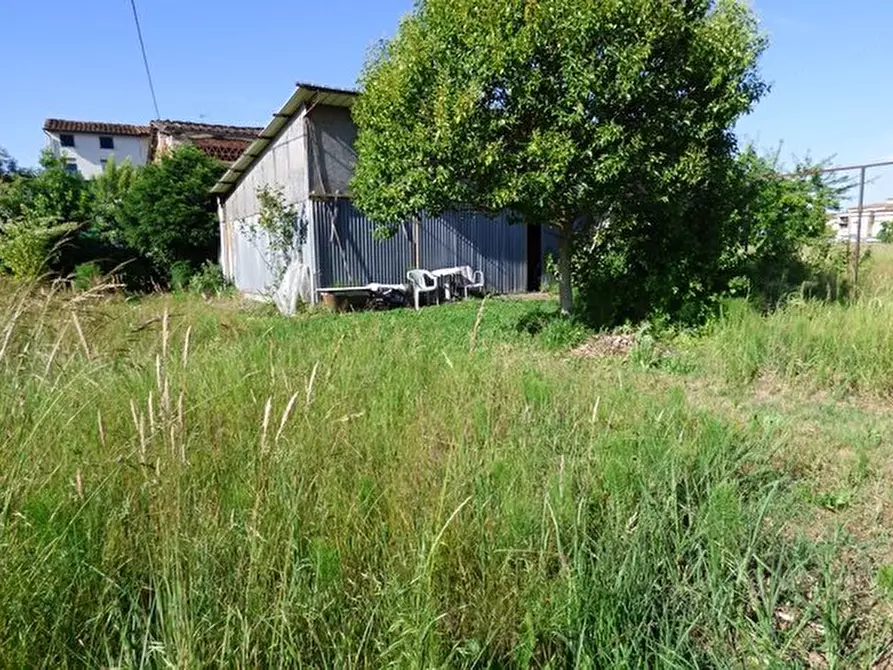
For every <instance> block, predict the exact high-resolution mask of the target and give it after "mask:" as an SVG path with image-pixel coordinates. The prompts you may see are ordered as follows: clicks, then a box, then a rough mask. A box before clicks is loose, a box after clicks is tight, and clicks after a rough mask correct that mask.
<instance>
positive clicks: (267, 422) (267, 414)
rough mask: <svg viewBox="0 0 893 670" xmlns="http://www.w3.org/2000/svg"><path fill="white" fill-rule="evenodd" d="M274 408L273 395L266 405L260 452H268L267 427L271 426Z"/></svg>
mask: <svg viewBox="0 0 893 670" xmlns="http://www.w3.org/2000/svg"><path fill="white" fill-rule="evenodd" d="M272 409H273V396H269V397H268V398H267V402H266V404H265V405H264V420H263V423H262V424H261V430H260V452H261V453H262V454H265V453H267V429H268V428H269V427H270V412H271V410H272Z"/></svg>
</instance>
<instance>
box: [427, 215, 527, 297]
mask: <svg viewBox="0 0 893 670" xmlns="http://www.w3.org/2000/svg"><path fill="white" fill-rule="evenodd" d="M419 252H420V253H419V256H420V265H421V266H422V267H423V268H428V269H433V268H443V267H452V266H455V265H470V266H471V267H472V269H474V270H483V272H484V280H485V282H486V284H487V288H489V289H492V290H494V291H497V292H499V293H518V292H520V291H526V290H527V229H526V228H525V227H524V226H523V225H512V224H510V223H509V220H508V217H507V216H506V215H505V214H500V215H499V216H496V217H492V218H491V217H489V216H487V215H485V214H481V213H479V212H472V211H469V210H454V211H450V212H446V213H444V214H443V215H441V216H439V217H435V218H431V217H425V218H424V219H422V224H421V234H420V235H419Z"/></svg>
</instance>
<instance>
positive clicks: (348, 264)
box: [311, 199, 412, 287]
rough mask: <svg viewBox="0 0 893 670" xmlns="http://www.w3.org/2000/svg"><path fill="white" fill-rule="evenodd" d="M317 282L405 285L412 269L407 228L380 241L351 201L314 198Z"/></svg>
mask: <svg viewBox="0 0 893 670" xmlns="http://www.w3.org/2000/svg"><path fill="white" fill-rule="evenodd" d="M311 203H312V204H311V207H312V211H313V226H314V235H315V239H316V254H317V255H316V258H317V265H318V267H317V275H316V276H317V281H316V285H317V286H319V287H322V286H362V285H364V284H369V283H371V282H378V283H379V284H402V283H404V282H405V281H406V271H407V270H409V269H411V268H412V246H411V244H410V241H409V237H408V235H407V231H406V230H405V229H404V230H403V231H400V232H398V233H397V234H396V235H394V236H393V237H390V238H388V239H384V240H380V239H376V238H375V237H373V235H372V233H373V230H374V227H373V225H372V224H371V223H370V222H369V220H368V219H366V217H364V216H363V215H362V214H360V212H359V211H358V210H357V209H356V208H355V207H354V206H353V205H352V204H351V203H350V201H349V200H345V199H340V200H312V201H311Z"/></svg>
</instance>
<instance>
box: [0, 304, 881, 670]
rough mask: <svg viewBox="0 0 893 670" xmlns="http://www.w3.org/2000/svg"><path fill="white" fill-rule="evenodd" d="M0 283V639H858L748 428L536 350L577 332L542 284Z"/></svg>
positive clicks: (0, 642) (379, 650)
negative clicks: (180, 288) (397, 301)
mask: <svg viewBox="0 0 893 670" xmlns="http://www.w3.org/2000/svg"><path fill="white" fill-rule="evenodd" d="M0 302H2V303H3V304H2V306H0V314H2V317H0V368H2V375H0V543H2V546H0V551H2V555H3V560H2V561H0V658H2V659H3V664H4V665H9V666H14V667H41V666H43V667H59V666H89V667H96V666H115V667H161V666H177V667H192V666H199V665H217V666H227V667H229V666H242V667H246V666H248V667H261V666H263V667H265V666H272V665H281V666H308V667H361V666H362V667H382V666H398V667H487V666H496V667H547V666H548V667H658V666H661V667H694V666H707V667H711V666H713V667H725V666H729V665H742V666H754V665H770V666H772V665H773V664H774V666H775V667H779V666H781V665H797V664H800V665H801V666H805V665H809V664H811V662H812V661H811V659H814V658H815V654H819V655H821V657H822V658H825V659H830V660H831V661H832V662H834V663H839V662H840V661H843V662H848V663H861V664H863V665H864V664H866V663H870V662H871V661H872V660H873V659H874V658H875V657H876V656H878V654H879V653H880V652H881V651H882V649H883V646H884V643H885V639H884V638H883V636H882V635H880V634H879V633H878V632H877V629H876V628H874V627H872V626H869V625H866V624H865V621H864V620H863V618H862V617H863V614H864V613H863V612H862V610H859V609H858V608H857V607H856V606H855V605H854V603H853V602H852V599H851V597H850V595H851V594H850V593H849V592H848V590H847V577H848V575H847V572H846V568H845V566H844V565H843V564H842V563H841V562H840V561H839V560H838V555H839V550H840V548H841V546H842V542H843V541H841V542H837V541H831V542H828V541H826V540H824V539H817V538H816V537H813V536H811V535H809V534H808V533H805V532H801V530H800V529H798V527H797V526H796V525H792V523H793V522H794V521H796V520H797V515H796V514H797V511H798V510H799V509H800V506H802V499H803V497H804V496H803V494H802V490H801V489H800V488H799V487H798V482H797V479H796V473H794V472H791V471H788V470H787V469H785V468H783V467H782V468H779V466H778V454H779V451H780V450H783V449H784V444H780V443H779V440H778V435H777V433H775V432H773V431H770V430H765V429H764V427H762V426H749V425H746V424H742V423H741V422H740V421H737V420H736V419H735V418H733V417H731V416H727V415H725V414H723V413H722V412H720V411H717V410H714V409H711V408H708V407H704V406H702V405H701V404H699V403H696V402H692V401H691V400H690V399H689V397H688V395H687V392H686V390H685V388H684V386H683V385H669V386H667V385H666V384H665V383H663V381H661V380H659V379H658V377H657V376H656V375H657V373H654V374H653V375H652V374H651V373H650V372H648V371H642V370H640V369H637V368H635V367H631V366H627V365H626V364H624V363H622V362H612V361H588V360H576V359H568V357H567V356H565V355H564V354H559V355H555V354H553V353H551V350H552V349H555V348H561V347H566V346H568V345H570V344H572V343H574V342H575V341H577V340H578V339H579V337H580V336H581V333H580V331H579V330H578V329H576V328H575V327H570V326H567V325H566V324H562V325H560V326H556V325H552V322H551V321H550V319H548V317H543V310H544V307H543V306H542V305H541V304H536V303H529V302H523V301H502V300H488V301H486V302H485V303H483V304H482V303H480V302H467V303H463V304H459V305H449V306H444V307H441V308H429V309H425V310H422V311H421V312H419V313H415V312H412V311H409V310H407V311H399V312H390V313H365V314H355V315H327V314H316V313H311V314H307V315H304V316H302V317H299V318H297V319H292V320H289V319H283V318H280V317H278V316H273V315H270V314H269V313H267V312H266V311H265V310H263V309H256V308H252V309H244V308H243V307H242V306H240V305H238V304H236V303H235V302H233V301H230V300H226V301H220V302H214V303H206V302H204V301H202V300H200V299H198V298H196V297H192V296H179V297H175V298H151V299H146V300H143V301H141V302H138V303H125V302H124V301H122V300H121V299H118V298H112V299H105V298H100V297H96V296H95V295H94V294H89V293H88V294H86V295H81V296H77V297H73V296H71V295H68V294H65V293H56V294H48V293H47V292H46V291H45V290H44V291H43V292H34V291H18V292H13V291H7V292H6V293H4V294H3V297H0ZM545 309H546V310H548V309H551V308H545ZM741 318H742V322H741V327H742V328H748V327H753V324H751V322H749V321H746V320H745V318H744V317H741ZM747 318H750V317H747ZM847 318H849V317H847ZM531 323H534V324H539V325H537V326H536V327H534V328H531V327H529V325H530V324H531ZM728 328H730V329H731V326H728ZM754 328H755V327H754ZM724 337H726V338H731V337H732V335H731V334H728V335H726V334H724V332H723V331H722V330H720V331H718V332H717V333H716V334H715V335H714V338H715V340H714V341H715V342H716V344H715V346H716V347H717V351H720V350H721V348H722V347H724V346H726V347H730V346H732V344H731V342H732V341H733V340H732V339H723V338H724ZM754 337H756V335H754ZM745 339H747V340H748V341H749V339H748V338H745ZM798 346H799V345H798ZM762 360H763V363H761V365H764V364H765V360H767V359H762ZM657 381H661V383H656V382H657Z"/></svg>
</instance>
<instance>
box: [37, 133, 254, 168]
mask: <svg viewBox="0 0 893 670" xmlns="http://www.w3.org/2000/svg"><path fill="white" fill-rule="evenodd" d="M43 130H44V133H45V134H46V136H47V145H48V146H49V148H50V149H51V150H52V152H53V153H54V154H55V155H56V156H60V157H62V158H63V159H64V160H65V162H66V167H67V169H69V170H71V171H72V172H80V173H81V174H82V175H84V176H85V177H87V178H89V177H95V176H96V175H98V174H101V173H102V171H103V169H104V168H105V164H106V163H107V162H108V161H109V159H111V158H112V157H114V159H115V162H117V163H123V162H124V161H125V160H130V162H131V163H132V164H133V165H137V166H138V165H145V164H146V163H148V162H151V161H153V160H158V158H160V157H161V156H162V155H164V153H165V152H166V151H170V150H171V149H173V148H174V147H177V146H180V145H181V144H193V145H195V146H196V147H198V148H199V149H201V150H202V151H203V152H205V153H206V154H207V155H209V156H211V157H213V158H216V159H218V160H220V161H222V162H224V163H226V164H227V165H229V164H231V163H232V162H233V161H234V160H236V159H237V158H238V157H239V156H240V155H241V154H242V152H243V151H244V150H245V149H247V148H248V145H250V144H251V142H252V141H253V140H255V139H256V138H257V135H258V134H259V133H260V131H261V130H262V129H261V128H253V127H248V126H227V125H221V124H216V123H192V122H189V121H169V120H161V121H152V122H151V123H150V124H149V125H147V126H139V125H132V124H126V123H106V122H104V121H71V120H66V119H47V120H46V121H45V122H44V124H43Z"/></svg>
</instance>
